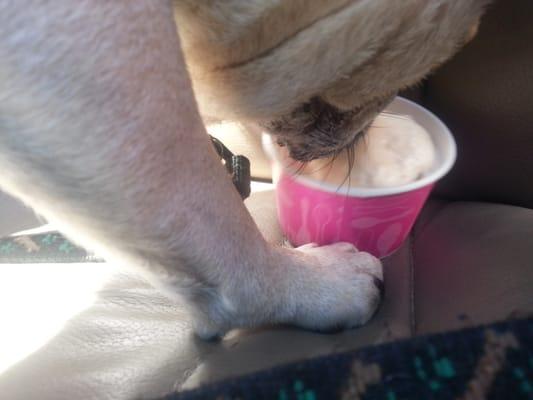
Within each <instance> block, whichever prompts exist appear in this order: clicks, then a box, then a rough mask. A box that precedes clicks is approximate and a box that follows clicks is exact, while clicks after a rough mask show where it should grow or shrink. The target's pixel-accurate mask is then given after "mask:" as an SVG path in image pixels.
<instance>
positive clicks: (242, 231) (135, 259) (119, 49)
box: [0, 0, 487, 337]
mask: <svg viewBox="0 0 533 400" xmlns="http://www.w3.org/2000/svg"><path fill="white" fill-rule="evenodd" d="M486 3H487V1H484V0H434V1H433V0H427V1H422V0H404V1H391V0H357V1H347V0H328V1H325V0H315V1H304V0H293V1H288V0H287V1H277V0H276V1H274V0H264V1H260V0H226V1H215V0H181V1H175V2H174V4H173V5H172V4H171V3H170V2H165V1H158V2H155V1H139V2H129V1H126V0H114V1H95V0H92V1H89V0H85V1H77V2H72V1H70V0H49V1H46V0H41V1H37V0H35V1H24V2H20V1H18V0H4V1H2V2H0V82H1V86H0V170H1V171H2V174H1V177H0V184H1V185H2V187H3V188H4V189H5V190H7V191H8V192H10V193H12V194H14V195H16V196H18V197H19V198H21V199H22V200H23V201H25V202H26V203H27V204H29V205H30V206H32V207H34V208H35V210H37V211H38V212H39V213H41V214H42V215H44V216H45V217H46V218H47V219H48V220H50V221H52V222H54V223H56V224H57V225H58V226H59V227H60V228H61V229H62V230H63V232H65V233H66V234H67V235H69V236H70V237H72V238H74V239H75V240H77V241H78V242H80V243H82V244H83V245H85V246H86V247H88V248H91V249H93V250H96V251H97V252H99V253H100V254H102V255H104V256H105V257H107V258H108V259H110V260H120V261H121V262H126V263H128V264H129V265H131V266H132V267H137V268H138V269H139V270H140V271H142V272H143V273H145V274H146V276H148V277H149V278H150V279H151V280H152V281H153V282H154V283H155V284H157V285H158V286H160V287H161V288H163V289H164V290H165V291H166V292H167V293H169V294H170V295H178V296H181V297H183V298H185V299H186V300H187V304H189V305H190V307H191V309H192V312H193V315H194V316H195V329H196V332H197V333H198V334H199V335H201V336H202V337H213V336H217V335H221V334H223V333H224V332H226V331H227V330H229V329H231V328H234V327H249V326H256V325H261V324H265V323H280V322H285V323H292V324H296V325H299V326H302V327H306V328H311V329H319V330H326V329H332V328H337V327H352V326H357V325H360V324H362V323H364V322H366V321H367V320H368V319H369V318H370V317H371V316H372V314H373V313H374V311H375V310H376V308H377V306H378V304H379V299H380V286H381V280H382V271H381V264H380V263H379V261H378V260H376V259H375V258H374V257H372V256H370V255H369V254H366V253H362V252H358V251H357V250H356V249H354V248H353V246H351V245H348V244H343V243H341V244H337V245H332V246H325V247H316V246H313V245H308V246H304V247H302V248H299V249H284V248H279V247H275V246H272V245H270V244H268V243H266V242H265V240H264V239H263V238H262V237H261V235H260V233H259V231H258V229H257V227H256V226H255V224H254V222H253V221H252V219H251V217H250V216H249V214H248V213H247V211H246V209H245V208H244V206H243V205H242V202H241V201H240V199H239V196H238V195H237V193H236V192H235V190H234V189H233V187H232V185H231V183H230V180H229V178H228V177H227V176H226V174H225V172H224V170H223V168H222V167H221V165H220V162H219V160H218V159H217V157H216V155H215V153H214V152H213V149H212V147H211V143H210V141H209V139H208V137H207V135H206V134H205V129H204V126H203V123H202V119H201V118H200V114H199V113H198V111H197V108H196V103H195V101H194V96H193V90H192V87H191V81H190V80H189V75H188V73H187V69H186V62H187V65H188V68H189V71H190V73H191V75H190V76H191V77H192V83H193V86H194V90H195V94H196V99H197V101H198V104H199V105H200V109H201V111H202V114H203V115H206V116H214V117H216V118H224V119H227V118H231V119H240V120H245V121H247V122H254V123H259V124H261V125H263V126H266V127H268V128H269V129H270V130H271V131H272V133H273V134H275V135H278V141H280V142H281V143H284V144H286V145H287V146H288V147H289V149H290V151H291V153H292V154H293V155H294V156H295V157H297V158H300V159H304V160H305V159H310V158H314V157H317V156H322V155H327V154H330V153H331V152H335V151H338V150H339V149H341V148H342V147H344V146H346V145H347V144H349V143H350V142H352V141H353V140H354V137H355V136H356V135H357V134H358V133H359V132H360V131H362V130H363V129H364V127H365V126H366V125H368V123H369V122H370V120H371V119H372V118H373V116H374V115H376V113H377V112H378V111H379V110H380V109H381V108H382V107H383V106H384V105H385V104H386V102H387V101H388V99H390V98H391V96H393V95H394V93H396V91H397V90H398V89H400V88H402V87H405V86H407V85H409V84H412V83H414V82H416V81H417V80H419V79H420V78H422V77H423V76H424V75H425V74H426V73H428V72H429V71H430V70H431V69H432V68H433V67H434V66H435V65H437V64H439V63H441V62H442V61H444V60H445V59H446V58H448V57H449V56H450V55H451V54H452V53H453V52H454V50H455V49H456V48H457V47H458V46H459V45H460V44H461V43H463V42H464V41H465V39H466V37H467V36H468V32H469V31H470V30H471V28H472V26H473V25H475V23H476V21H477V20H478V18H479V16H480V14H481V12H482V9H483V6H484V5H485V4H486ZM173 14H175V18H176V21H177V26H178V31H179V35H180V36H181V40H182V45H181V47H182V48H183V50H184V54H185V59H184V57H183V56H182V53H181V51H180V41H179V39H178V35H176V23H175V21H174V18H173ZM185 60H186V62H185Z"/></svg>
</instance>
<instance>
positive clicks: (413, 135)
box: [299, 113, 435, 187]
mask: <svg viewBox="0 0 533 400" xmlns="http://www.w3.org/2000/svg"><path fill="white" fill-rule="evenodd" d="M434 162H435V148H434V145H433V142H432V140H431V138H430V136H429V134H428V133H427V132H426V130H425V129H424V128H423V127H422V126H420V125H419V124H417V123H416V122H415V121H414V120H413V119H412V118H410V117H408V116H403V115H402V116H401V115H393V114H386V113H383V114H381V115H379V116H378V117H377V118H376V120H375V121H374V122H373V124H372V126H371V127H370V129H369V130H368V132H367V133H366V134H365V136H364V137H363V138H361V140H359V141H358V142H356V145H355V147H354V149H353V165H352V167H351V170H350V162H349V155H348V152H346V151H343V152H341V153H340V154H339V155H337V156H336V157H332V158H326V159H320V160H315V161H311V162H309V163H307V164H305V165H304V166H302V168H301V169H300V170H299V174H301V175H304V176H307V177H310V178H313V179H316V180H319V181H325V182H328V183H330V184H333V185H339V186H344V185H350V187H354V186H359V187H391V186H398V185H403V184H407V183H410V182H414V181H416V180H417V179H419V178H421V177H422V176H424V174H425V173H427V172H428V170H429V169H431V167H432V166H433V164H434Z"/></svg>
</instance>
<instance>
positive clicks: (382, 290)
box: [374, 277, 385, 298]
mask: <svg viewBox="0 0 533 400" xmlns="http://www.w3.org/2000/svg"><path fill="white" fill-rule="evenodd" d="M374 285H376V287H377V288H378V290H379V295H380V297H381V298H383V296H384V295H385V284H384V283H383V281H382V280H381V279H379V278H376V277H374Z"/></svg>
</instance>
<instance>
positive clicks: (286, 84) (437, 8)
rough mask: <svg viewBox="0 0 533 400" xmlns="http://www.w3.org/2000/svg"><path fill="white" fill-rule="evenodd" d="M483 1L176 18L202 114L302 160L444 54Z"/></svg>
mask: <svg viewBox="0 0 533 400" xmlns="http://www.w3.org/2000/svg"><path fill="white" fill-rule="evenodd" d="M488 2H489V0H432V1H427V0H404V1H401V2H400V1H398V2H391V1H390V0H359V1H346V0H327V1H326V0H314V1H313V7H309V2H307V1H304V0H294V1H292V0H291V1H288V0H287V1H284V2H280V1H279V0H247V1H244V0H231V1H228V2H227V3H225V5H224V6H220V7H214V6H213V2H211V1H208V0H195V1H192V0H182V1H181V2H178V3H176V4H178V6H177V9H176V19H177V25H178V28H179V32H180V35H181V37H182V43H183V49H184V52H185V55H186V59H187V63H188V65H189V70H190V72H191V77H192V80H193V85H194V89H195V93H196V96H197V100H198V103H199V105H200V109H201V111H202V112H203V113H204V114H208V115H213V116H217V117H219V118H221V119H240V120H246V121H247V122H256V123H258V124H260V125H261V126H262V127H264V128H265V129H266V131H268V132H269V133H271V134H272V135H274V136H275V139H276V141H277V142H278V143H279V144H281V145H284V146H286V147H287V148H288V151H289V153H290V155H291V156H292V157H293V158H294V159H296V160H300V161H309V160H312V159H316V158H320V157H326V156H330V155H332V154H335V153H337V152H339V151H340V150H341V149H343V148H346V147H347V146H349V145H350V144H351V143H353V142H354V141H355V140H356V139H357V138H358V137H359V136H360V135H361V133H362V132H364V130H365V129H366V128H367V127H368V126H369V124H370V123H371V122H372V120H373V119H374V118H375V116H376V115H377V114H378V113H379V112H380V111H382V110H383V108H385V107H386V106H387V104H388V103H389V102H390V101H391V100H392V98H393V97H394V96H395V94H396V93H398V91H399V90H401V89H403V88H406V87H408V86H410V85H413V84H415V83H417V82H419V81H420V80H421V79H422V78H423V77H424V76H426V75H427V74H428V73H429V72H431V71H432V70H433V69H434V68H435V67H437V66H438V65H440V64H442V63H443V62H444V61H446V60H447V59H448V58H450V57H451V56H452V55H453V54H454V53H455V52H456V51H457V50H458V49H459V48H460V47H462V45H464V44H465V43H466V42H467V41H468V40H469V39H470V38H471V37H472V32H473V30H475V29H474V28H473V27H475V26H477V23H478V21H479V18H480V16H481V14H482V12H483V10H484V7H485V5H486V4H487V3H488ZM198 27H201V28H198Z"/></svg>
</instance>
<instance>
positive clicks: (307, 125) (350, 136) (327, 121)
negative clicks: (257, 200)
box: [262, 94, 394, 162]
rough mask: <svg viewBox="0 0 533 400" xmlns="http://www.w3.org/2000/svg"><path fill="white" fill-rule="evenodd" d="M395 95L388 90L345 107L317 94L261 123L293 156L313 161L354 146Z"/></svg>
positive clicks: (295, 158) (301, 159)
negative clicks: (346, 109)
mask: <svg viewBox="0 0 533 400" xmlns="http://www.w3.org/2000/svg"><path fill="white" fill-rule="evenodd" d="M393 98H394V94H393V95H390V94H388V95H387V94H385V95H382V96H378V97H375V98H373V99H369V100H368V101H367V102H364V101H363V102H362V105H360V106H357V107H355V108H354V109H352V110H348V111H343V110H340V109H338V108H337V107H335V106H334V105H332V104H329V103H328V102H326V101H324V100H323V99H321V98H320V97H314V98H312V99H311V100H310V101H308V102H305V103H303V104H301V105H299V106H298V107H296V109H295V110H294V111H292V112H291V113H290V114H288V115H286V116H283V117H281V118H277V119H274V120H271V121H268V122H266V123H263V124H262V125H263V127H264V128H265V129H266V130H267V132H269V133H270V134H272V135H274V136H275V138H276V142H277V143H278V144H279V145H280V146H284V147H287V149H288V152H289V155H290V157H291V158H293V159H294V160H297V161H304V162H305V161H311V160H315V159H317V158H323V157H328V156H331V155H335V154H336V153H338V152H339V151H341V150H343V149H345V148H347V147H349V146H351V145H352V144H353V143H354V142H355V141H356V140H357V139H358V138H360V137H361V135H363V134H364V131H365V130H366V129H367V128H368V126H369V125H370V124H371V122H372V120H373V119H374V118H375V117H376V116H377V114H378V113H379V112H380V111H381V110H383V109H384V108H385V106H387V104H388V103H389V102H390V101H391V100H392V99H393Z"/></svg>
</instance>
